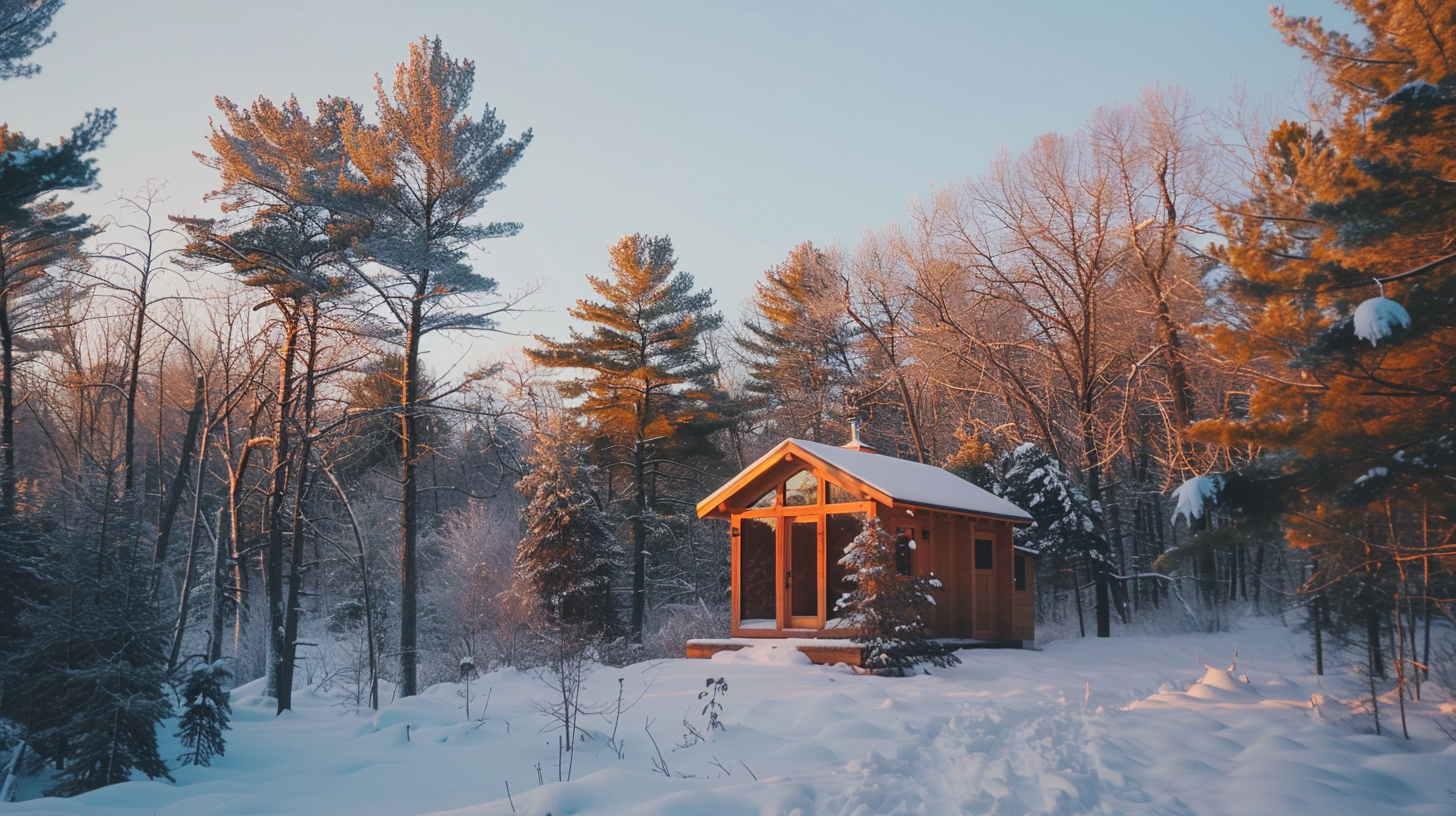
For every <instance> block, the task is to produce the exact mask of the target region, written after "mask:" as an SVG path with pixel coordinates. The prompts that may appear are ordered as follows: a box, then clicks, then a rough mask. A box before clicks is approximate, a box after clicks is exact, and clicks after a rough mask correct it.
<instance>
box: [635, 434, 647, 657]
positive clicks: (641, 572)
mask: <svg viewBox="0 0 1456 816" xmlns="http://www.w3.org/2000/svg"><path fill="white" fill-rule="evenodd" d="M646 470H647V462H646V451H645V450H644V443H643V440H642V439H640V438H639V439H638V440H637V443H636V445H635V446H634V449H633V453H632V490H633V496H632V499H633V503H634V504H635V505H636V514H635V515H633V516H632V624H631V633H632V642H633V643H641V642H642V627H643V625H644V624H645V623H646V617H647V473H646Z"/></svg>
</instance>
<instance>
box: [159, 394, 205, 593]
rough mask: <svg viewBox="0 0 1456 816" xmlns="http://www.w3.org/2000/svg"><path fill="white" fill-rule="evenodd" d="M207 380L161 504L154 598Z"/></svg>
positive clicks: (199, 421)
mask: <svg viewBox="0 0 1456 816" xmlns="http://www.w3.org/2000/svg"><path fill="white" fill-rule="evenodd" d="M204 387H205V381H204V380H203V378H202V377H198V378H197V385H196V386H195V388H194V390H193V392H192V410H190V411H188V412H187V433H185V434H184V435H183V436H182V451H181V452H180V453H179V454H178V456H177V472H176V473H175V474H173V476H172V484H171V485H170V486H168V488H167V500H166V503H165V504H164V505H163V506H162V517H161V518H160V519H159V520H158V523H157V542H156V545H155V546H154V547H153V549H152V597H153V598H154V599H155V598H156V596H157V590H158V589H159V588H160V584H161V578H162V565H163V562H165V561H166V560H167V545H168V542H169V540H170V539H171V537H172V523H173V522H174V521H175V519H176V518H177V510H178V509H179V508H180V507H181V506H182V491H183V490H185V489H187V477H188V475H189V474H190V473H191V471H192V454H193V452H194V451H196V450H197V432H198V429H199V428H200V427H201V425H202V414H203V409H204V408H205V406H206V403H207V394H206V391H205V390H204ZM198 481H199V482H200V481H201V477H199V478H198ZM187 561H188V563H189V564H190V563H191V562H192V554H191V553H190V552H189V553H188V554H187Z"/></svg>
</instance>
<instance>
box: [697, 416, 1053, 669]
mask: <svg viewBox="0 0 1456 816" xmlns="http://www.w3.org/2000/svg"><path fill="white" fill-rule="evenodd" d="M854 437H855V438H854V439H853V440H852V441H851V442H850V443H849V444H848V445H845V446H844V447H834V446H832V445H824V444H820V443H817V442H808V441H805V440H802V439H787V440H784V441H783V442H781V443H779V444H778V445H777V446H775V447H774V448H773V450H770V451H769V452H768V453H766V454H764V455H763V456H761V457H760V458H759V459H758V461H756V462H754V463H753V464H752V465H750V466H748V468H746V469H745V470H744V471H743V472H742V473H739V474H738V475H737V476H734V477H733V478H732V479H730V480H729V481H728V482H727V483H726V484H724V485H723V486H722V487H720V488H718V489H717V490H716V491H714V492H713V494H712V495H710V496H708V497H707V498H705V499H703V500H702V501H701V502H699V504H698V516H699V517H700V518H720V519H726V520H728V521H729V522H730V523H731V524H732V533H731V541H732V548H733V553H732V570H733V589H732V591H733V631H732V633H733V636H734V638H846V637H850V636H852V635H853V634H854V633H853V632H852V631H850V630H849V629H847V628H846V627H845V626H844V624H843V623H842V618H840V616H839V614H838V612H837V611H836V610H835V602H836V601H837V600H838V599H839V598H840V597H841V596H842V595H843V594H844V593H845V592H846V591H848V589H849V586H848V584H847V583H846V582H845V580H844V578H845V572H846V570H845V567H843V566H841V565H840V563H839V559H840V557H841V556H843V554H844V550H845V547H847V546H848V545H849V543H850V542H851V541H853V540H854V538H855V536H857V535H858V534H859V532H860V527H861V524H862V522H863V519H864V517H865V516H866V515H874V516H878V517H879V519H880V524H881V525H882V526H883V527H884V529H885V530H886V532H888V533H890V534H891V535H893V536H895V537H896V540H897V543H898V544H899V556H900V559H901V569H903V570H906V571H908V572H912V573H914V574H917V575H934V576H935V577H936V578H939V579H940V581H941V583H942V584H943V585H944V587H945V589H944V591H943V592H941V593H940V594H939V595H937V596H936V598H935V605H934V606H933V607H931V608H929V609H928V610H927V611H928V617H929V621H928V623H929V626H928V629H927V631H926V635H927V636H928V637H933V638H953V639H959V640H967V641H970V640H975V641H999V642H1001V644H1002V645H1022V644H1026V645H1029V644H1030V643H1031V642H1032V641H1033V640H1035V638H1036V604H1035V603H1034V600H1033V598H1034V592H1035V586H1034V576H1035V574H1036V570H1035V558H1036V554H1035V552H1033V551H1030V550H1025V549H1022V548H1019V547H1016V546H1014V545H1013V544H1012V530H1013V529H1014V528H1015V527H1017V526H1025V525H1027V524H1030V523H1031V516H1029V515H1027V513H1026V512H1025V511H1024V510H1022V509H1021V508H1019V507H1017V506H1016V505H1014V504H1012V503H1011V502H1009V501H1006V500H1005V499H1003V498H1000V497H999V496H995V495H993V494H991V493H989V492H987V491H985V490H982V489H981V488H979V487H977V486H975V485H973V484H971V483H970V482H967V481H965V480H964V479H961V478H959V477H957V476H955V475H954V474H952V473H949V472H947V471H945V470H942V469H940V468H938V467H933V466H930V465H922V464H919V463H917V462H908V461H905V460H903V459H896V458H893V457H890V456H882V455H879V454H877V453H875V451H874V448H872V447H870V446H869V445H866V444H865V443H863V442H862V441H860V440H859V434H858V433H857V429H856V433H855V434H854ZM695 656H696V655H695Z"/></svg>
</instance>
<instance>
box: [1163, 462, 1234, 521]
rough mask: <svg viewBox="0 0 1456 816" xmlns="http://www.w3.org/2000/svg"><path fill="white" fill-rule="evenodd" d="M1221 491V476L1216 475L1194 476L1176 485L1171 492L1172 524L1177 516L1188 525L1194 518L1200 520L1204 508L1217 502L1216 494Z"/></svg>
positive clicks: (1176, 519)
mask: <svg viewBox="0 0 1456 816" xmlns="http://www.w3.org/2000/svg"><path fill="white" fill-rule="evenodd" d="M1222 489H1223V476H1221V475H1220V474H1217V473H1210V474H1208V475H1206V476H1194V477H1193V478H1192V479H1189V480H1188V481H1186V482H1184V483H1183V484H1181V485H1178V487H1177V488H1175V489H1174V490H1173V501H1174V502H1175V504H1174V507H1173V523H1175V524H1176V523H1177V522H1178V517H1179V516H1185V517H1187V519H1188V523H1189V524H1192V523H1193V520H1194V519H1196V518H1202V517H1203V511H1204V508H1205V506H1206V505H1208V504H1210V503H1215V502H1217V501H1218V492H1219V491H1220V490H1222Z"/></svg>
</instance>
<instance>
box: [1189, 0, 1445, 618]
mask: <svg viewBox="0 0 1456 816" xmlns="http://www.w3.org/2000/svg"><path fill="white" fill-rule="evenodd" d="M1347 5H1348V6H1349V8H1350V10H1351V11H1352V12H1353V13H1354V16H1355V18H1356V21H1357V22H1358V23H1359V24H1360V25H1361V26H1363V27H1364V29H1365V30H1366V32H1367V34H1368V36H1366V37H1365V38H1364V39H1358V40H1357V39H1355V38H1352V37H1350V36H1347V35H1344V34H1340V33H1336V32H1332V31H1329V30H1328V29H1326V28H1325V27H1324V26H1323V24H1322V23H1321V22H1320V21H1319V20H1317V19H1309V18H1300V17H1290V16H1286V15H1285V14H1284V13H1283V12H1282V11H1276V13H1275V22H1276V25H1277V26H1278V28H1279V29H1280V30H1281V32H1282V33H1283V34H1284V36H1285V38H1286V40H1287V41H1288V42H1289V43H1290V44H1292V45H1294V46H1295V47H1297V48H1299V49H1300V50H1302V51H1303V52H1304V54H1305V56H1306V57H1307V58H1308V59H1309V60H1310V61H1311V62H1312V63H1313V65H1314V66H1315V70H1316V72H1317V74H1318V76H1319V77H1320V79H1321V80H1322V81H1323V83H1324V86H1325V89H1326V90H1327V92H1328V95H1329V99H1328V100H1327V104H1326V106H1325V108H1324V110H1323V115H1322V116H1321V119H1322V120H1323V122H1324V127H1323V128H1322V129H1321V128H1320V127H1317V126H1316V125H1314V124H1305V123H1297V122H1294V123H1291V122H1285V123H1281V124H1280V125H1279V126H1278V127H1276V128H1275V129H1274V130H1273V131H1272V132H1271V133H1270V135H1269V137H1268V141H1267V145H1266V148H1265V151H1264V155H1263V161H1262V167H1261V172H1260V173H1258V174H1257V175H1256V176H1255V178H1254V179H1253V180H1252V183H1251V189H1250V196H1249V198H1248V199H1246V200H1245V201H1244V202H1243V203H1242V204H1241V205H1240V206H1239V207H1238V208H1237V209H1236V210H1235V211H1234V212H1233V213H1231V214H1230V215H1229V216H1228V217H1227V218H1225V219H1224V227H1225V230H1226V232H1227V233H1228V235H1229V242H1228V245H1227V246H1226V247H1224V248H1221V249H1220V252H1221V253H1222V259H1223V260H1224V262H1225V263H1226V264H1227V266H1228V267H1229V269H1230V270H1231V272H1232V275H1231V276H1230V282H1229V285H1228V287H1227V289H1226V292H1225V294H1226V297H1227V301H1228V303H1229V305H1230V307H1231V311H1232V313H1231V314H1230V315H1229V316H1228V318H1227V319H1226V320H1225V321H1224V323H1223V325H1221V326H1219V327H1218V328H1216V329H1215V330H1214V331H1213V332H1212V339H1213V341H1214V344H1215V347H1216V348H1217V349H1218V351H1219V352H1220V353H1221V354H1222V355H1223V356H1224V357H1226V358H1227V359H1229V360H1231V361H1233V362H1234V363H1237V364H1240V365H1244V366H1247V367H1248V369H1249V370H1251V371H1252V372H1253V373H1254V374H1255V375H1256V376H1258V377H1259V379H1260V384H1259V387H1258V390H1257V393H1256V394H1255V395H1254V397H1253V399H1252V400H1251V402H1250V408H1249V416H1248V418H1247V419H1244V418H1236V417H1231V418H1224V419H1220V420H1211V421H1207V422H1203V423H1200V424H1199V425H1198V426H1195V429H1194V430H1195V432H1196V434H1197V435H1198V436H1199V438H1202V439H1204V440H1206V441H1209V442H1213V443H1216V444H1219V445H1221V446H1222V447H1223V448H1224V449H1226V450H1229V451H1231V452H1232V453H1233V454H1234V455H1235V456H1236V457H1238V458H1241V459H1243V460H1244V462H1245V463H1244V464H1241V465H1239V466H1238V467H1237V468H1236V469H1235V470H1234V471H1232V472H1230V473H1228V474H1225V486H1224V488H1223V489H1222V490H1221V491H1220V492H1219V496H1218V498H1219V501H1220V504H1221V505H1222V506H1223V507H1225V508H1227V509H1229V510H1232V511H1235V512H1237V513H1239V515H1240V516H1241V517H1242V518H1246V519H1260V520H1265V521H1266V522H1267V523H1271V524H1273V523H1277V524H1280V525H1281V526H1282V527H1283V528H1284V530H1285V531H1286V532H1287V535H1288V537H1289V540H1290V541H1291V543H1293V544H1295V545H1296V546H1299V547H1302V548H1305V549H1306V550H1307V551H1308V552H1309V553H1310V554H1311V557H1312V559H1313V561H1314V563H1315V566H1316V575H1315V578H1314V580H1313V581H1312V583H1311V584H1310V586H1309V588H1310V589H1318V588H1321V587H1324V588H1328V589H1333V590H1337V591H1338V593H1347V594H1350V595H1351V596H1352V597H1355V596H1360V597H1365V593H1367V588H1369V587H1374V586H1383V588H1382V589H1380V590H1379V591H1376V592H1375V593H1374V596H1381V597H1383V603H1384V604H1385V609H1383V610H1381V609H1378V608H1375V607H1371V606H1370V605H1369V604H1367V603H1365V602H1364V601H1361V602H1360V603H1353V604H1345V603H1339V602H1335V603H1332V607H1333V608H1335V609H1341V608H1349V609H1355V610H1360V611H1358V612H1357V613H1356V614H1357V616H1365V617H1366V623H1367V625H1375V624H1378V622H1379V619H1380V616H1381V615H1383V614H1385V613H1386V612H1388V611H1389V610H1390V608H1391V604H1392V601H1391V600H1390V599H1391V598H1393V597H1396V593H1397V592H1398V591H1400V590H1398V589H1397V587H1399V586H1402V585H1407V584H1408V582H1407V581H1406V580H1397V579H1396V577H1395V574H1397V573H1402V572H1403V571H1404V570H1405V564H1407V563H1412V562H1411V561H1410V559H1411V558H1413V557H1416V556H1417V555H1420V556H1421V557H1426V556H1433V557H1448V556H1449V552H1447V551H1446V550H1443V549H1442V548H1441V547H1439V546H1436V547H1431V546H1429V545H1430V544H1434V543H1435V542H1438V541H1440V540H1442V539H1443V538H1444V539H1446V540H1449V537H1450V534H1451V532H1452V531H1453V530H1456V521H1453V520H1456V490H1453V489H1452V488H1451V487H1450V485H1451V484H1452V476H1453V474H1456V435H1453V433H1452V428H1456V400H1453V398H1452V396H1451V395H1452V394H1456V322H1453V320H1452V318H1451V310H1450V304H1451V302H1452V301H1453V300H1456V252H1453V247H1456V187H1453V185H1452V184H1451V183H1450V181H1449V179H1451V178H1453V177H1456V142H1453V141H1452V139H1451V133H1452V132H1453V130H1456V91H1453V89H1456V63H1453V62H1452V58H1451V56H1450V55H1451V54H1456V3H1453V2H1450V0H1445V1H1444V2H1434V3H1425V2H1415V0H1394V1H1393V2H1387V3H1375V2H1370V0H1351V2H1349V3H1348V4H1347ZM1372 278H1374V279H1376V280H1372ZM1338 593H1337V594H1338ZM1331 600H1332V601H1334V600H1335V599H1331ZM1371 622H1374V623H1373V624H1372V623H1371Z"/></svg>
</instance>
